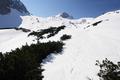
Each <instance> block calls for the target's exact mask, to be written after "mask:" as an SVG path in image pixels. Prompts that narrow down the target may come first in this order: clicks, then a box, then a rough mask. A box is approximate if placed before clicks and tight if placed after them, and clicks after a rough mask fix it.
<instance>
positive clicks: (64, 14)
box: [56, 12, 73, 19]
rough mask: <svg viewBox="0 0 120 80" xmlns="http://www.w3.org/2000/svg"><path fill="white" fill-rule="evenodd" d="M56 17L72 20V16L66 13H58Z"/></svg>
mask: <svg viewBox="0 0 120 80" xmlns="http://www.w3.org/2000/svg"><path fill="white" fill-rule="evenodd" d="M56 17H62V18H68V19H73V16H71V15H69V14H68V13H66V12H62V13H59V14H58V15H56Z"/></svg>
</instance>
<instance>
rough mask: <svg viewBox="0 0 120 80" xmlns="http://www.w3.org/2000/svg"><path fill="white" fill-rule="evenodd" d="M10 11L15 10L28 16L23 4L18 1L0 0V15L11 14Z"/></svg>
mask: <svg viewBox="0 0 120 80" xmlns="http://www.w3.org/2000/svg"><path fill="white" fill-rule="evenodd" d="M11 9H16V10H17V11H19V12H20V13H22V14H24V15H28V14H30V13H29V11H28V10H27V9H26V7H25V6H24V4H23V3H22V2H21V1H20V0H0V14H1V15H6V14H9V13H10V12H11Z"/></svg>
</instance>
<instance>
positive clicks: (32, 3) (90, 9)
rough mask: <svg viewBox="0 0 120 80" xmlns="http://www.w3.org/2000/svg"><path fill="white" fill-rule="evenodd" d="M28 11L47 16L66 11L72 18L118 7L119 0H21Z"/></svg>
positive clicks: (93, 14) (100, 12)
mask: <svg viewBox="0 0 120 80" xmlns="http://www.w3.org/2000/svg"><path fill="white" fill-rule="evenodd" d="M21 1H22V2H23V3H24V4H25V6H26V7H27V9H28V10H29V12H30V13H31V14H33V15H36V16H41V17H48V16H54V15H57V14H58V13H62V12H67V13H69V14H70V15H72V16H73V17H74V18H82V17H97V16H99V15H101V14H103V13H106V12H108V11H113V10H118V9H120V0H21Z"/></svg>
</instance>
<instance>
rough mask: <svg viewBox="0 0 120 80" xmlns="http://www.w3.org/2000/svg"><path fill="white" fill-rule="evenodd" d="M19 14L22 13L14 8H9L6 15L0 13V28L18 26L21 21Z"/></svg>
mask: <svg viewBox="0 0 120 80" xmlns="http://www.w3.org/2000/svg"><path fill="white" fill-rule="evenodd" d="M21 15H23V14H22V13H20V12H19V11H17V10H16V9H11V13H9V14H7V15H0V28H5V27H19V26H20V25H21V23H22V18H21Z"/></svg>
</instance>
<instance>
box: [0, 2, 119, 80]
mask: <svg viewBox="0 0 120 80" xmlns="http://www.w3.org/2000/svg"><path fill="white" fill-rule="evenodd" d="M16 1H18V0H16ZM16 13H17V14H16ZM20 14H21V12H20V11H19V10H17V9H15V8H12V9H11V13H10V14H6V15H0V19H1V18H2V19H1V20H0V27H5V26H6V27H18V28H24V29H28V30H30V32H32V31H37V30H40V29H47V28H49V27H51V26H52V27H57V26H61V25H65V26H66V28H65V29H64V30H62V31H60V32H59V33H58V34H57V35H55V36H53V37H51V38H49V39H43V40H41V42H47V41H49V40H50V41H57V40H60V37H61V36H62V35H63V34H68V35H71V36H72V38H71V39H70V40H67V41H64V43H65V44H66V45H65V46H64V51H63V54H62V55H51V56H52V57H53V58H54V59H53V61H52V62H48V63H46V64H45V63H43V68H44V69H45V71H44V72H43V75H44V78H43V80H88V79H89V78H91V79H93V80H99V79H98V77H97V72H98V68H97V67H96V66H95V63H96V62H95V61H96V60H103V59H105V58H108V59H110V60H112V61H114V62H116V61H120V58H119V57H120V37H119V36H120V24H119V23H120V11H119V10H118V11H112V12H108V13H105V14H103V15H101V16H98V17H97V18H81V19H69V18H68V17H66V16H65V17H64V16H62V17H61V16H58V15H57V16H52V17H47V18H42V17H37V16H32V15H24V16H19V17H18V15H20ZM14 18H15V19H14ZM19 18H20V19H19ZM4 19H5V20H4ZM16 19H19V20H20V22H19V21H17V20H16ZM7 20H8V21H7ZM10 20H15V21H13V22H12V21H11V22H9V21H10ZM2 21H3V22H2ZM18 22H19V23H18ZM12 23H14V24H15V25H14V24H12ZM16 24H17V25H16ZM18 24H19V25H18ZM30 32H23V31H22V30H17V29H0V37H1V39H0V52H7V51H11V49H13V50H14V49H15V48H17V47H21V46H22V45H25V44H26V43H27V44H28V45H29V44H31V43H35V42H34V41H33V40H34V37H33V36H31V37H28V34H29V33H30Z"/></svg>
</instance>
